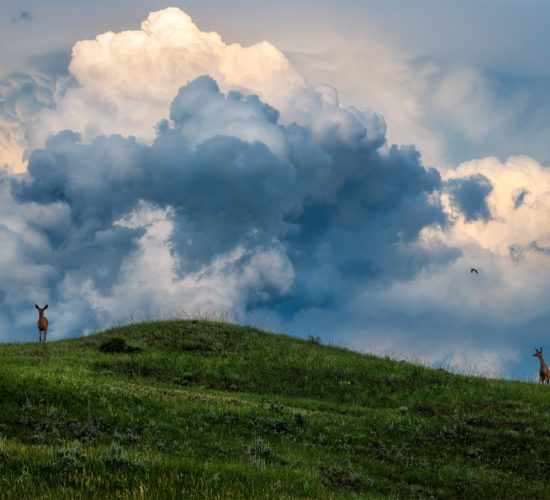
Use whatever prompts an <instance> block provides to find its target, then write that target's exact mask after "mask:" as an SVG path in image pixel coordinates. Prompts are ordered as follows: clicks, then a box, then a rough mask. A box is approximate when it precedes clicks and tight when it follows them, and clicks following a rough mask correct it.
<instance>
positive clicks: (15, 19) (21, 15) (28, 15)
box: [10, 10, 34, 23]
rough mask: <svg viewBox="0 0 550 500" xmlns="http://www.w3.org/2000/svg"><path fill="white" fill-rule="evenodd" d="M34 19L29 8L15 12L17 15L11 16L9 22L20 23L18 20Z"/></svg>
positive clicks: (27, 20)
mask: <svg viewBox="0 0 550 500" xmlns="http://www.w3.org/2000/svg"><path fill="white" fill-rule="evenodd" d="M32 20H34V16H33V15H32V12H31V11H30V10H22V11H21V12H19V14H17V16H13V17H12V18H11V21H10V22H11V23H20V22H29V21H32Z"/></svg>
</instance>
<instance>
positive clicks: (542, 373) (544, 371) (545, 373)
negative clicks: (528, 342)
mask: <svg viewBox="0 0 550 500" xmlns="http://www.w3.org/2000/svg"><path fill="white" fill-rule="evenodd" d="M533 356H534V357H535V358H539V361H540V370H539V382H540V383H541V384H548V382H550V370H549V369H548V367H547V366H546V363H545V362H544V359H542V347H541V348H540V350H538V349H537V348H536V347H535V354H533Z"/></svg>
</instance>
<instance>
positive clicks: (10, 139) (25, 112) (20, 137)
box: [0, 73, 55, 171]
mask: <svg viewBox="0 0 550 500" xmlns="http://www.w3.org/2000/svg"><path fill="white" fill-rule="evenodd" d="M54 85H55V84H54V82H53V81H52V80H51V79H50V78H48V77H45V76H42V75H36V76H31V75H25V74H19V73H15V74H12V75H10V76H8V77H7V78H6V79H4V80H2V81H0V166H1V167H8V168H11V169H12V170H15V171H22V170H24V169H25V167H26V161H25V159H24V155H25V151H26V149H27V145H28V142H27V138H26V133H27V127H28V125H29V123H31V122H32V120H33V119H34V118H35V117H36V116H37V115H38V114H39V113H40V112H41V111H42V110H43V109H45V108H48V107H52V106H54V98H53V93H54V88H55V87H54Z"/></svg>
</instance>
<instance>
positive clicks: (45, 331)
mask: <svg viewBox="0 0 550 500" xmlns="http://www.w3.org/2000/svg"><path fill="white" fill-rule="evenodd" d="M47 331H48V329H47V328H46V329H45V330H44V342H46V333H47Z"/></svg>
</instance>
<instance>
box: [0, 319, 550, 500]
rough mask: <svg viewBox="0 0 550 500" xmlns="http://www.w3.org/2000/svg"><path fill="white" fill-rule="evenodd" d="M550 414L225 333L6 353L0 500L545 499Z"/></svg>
mask: <svg viewBox="0 0 550 500" xmlns="http://www.w3.org/2000/svg"><path fill="white" fill-rule="evenodd" d="M113 338H118V339H122V341H121V340H114V341H113V340H112V339H113ZM109 340H110V342H109ZM102 345H103V348H102V349H103V350H107V351H110V350H115V351H120V352H103V350H102V349H100V347H101V346H102ZM549 408H550V388H549V387H545V386H539V385H536V384H532V383H524V382H523V383H522V382H514V381H503V380H487V379H483V378H478V377H469V376H462V375H455V374H451V373H448V372H446V371H444V370H432V369H428V368H426V367H423V366H417V365H414V364H410V363H405V362H397V361H393V360H390V359H382V358H378V357H375V356H369V355H363V354H359V353H355V352H352V351H348V350H345V349H340V348H337V347H330V346H323V345H319V344H318V343H317V342H316V341H315V339H313V338H312V339H311V341H305V340H300V339H296V338H292V337H288V336H284V335H274V334H271V333H266V332H262V331H259V330H257V329H254V328H245V327H240V326H236V325H231V324H226V323H215V322H207V321H194V320H193V321H163V322H150V323H140V324H131V325H128V326H124V327H120V328H114V329H112V330H109V331H107V332H104V333H100V334H96V335H91V336H88V337H83V338H79V339H70V340H63V341H58V342H49V343H47V344H39V343H27V344H5V345H2V346H0V498H2V499H3V498H17V499H25V498H51V499H58V498H208V499H210V498H220V499H222V498H223V499H225V498H255V499H261V498H300V497H303V498H431V497H434V498H469V499H470V498H499V499H501V498H550V490H549V482H548V478H549V477H550V439H549V438H550V412H549V411H548V409H549Z"/></svg>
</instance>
